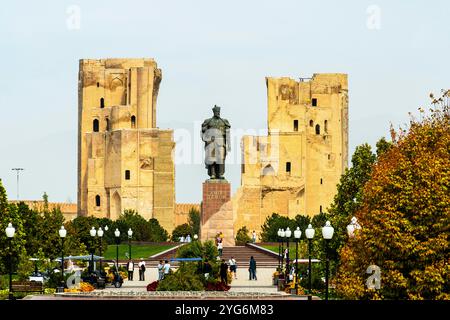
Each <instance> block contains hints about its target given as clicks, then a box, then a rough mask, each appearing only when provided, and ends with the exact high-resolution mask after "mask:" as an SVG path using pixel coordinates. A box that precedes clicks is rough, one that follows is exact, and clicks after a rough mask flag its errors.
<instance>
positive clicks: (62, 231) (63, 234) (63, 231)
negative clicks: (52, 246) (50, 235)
mask: <svg viewBox="0 0 450 320" xmlns="http://www.w3.org/2000/svg"><path fill="white" fill-rule="evenodd" d="M58 233H59V237H60V238H61V287H62V290H63V291H64V287H65V284H64V239H65V238H66V236H67V230H66V229H64V226H61V229H59V230H58Z"/></svg>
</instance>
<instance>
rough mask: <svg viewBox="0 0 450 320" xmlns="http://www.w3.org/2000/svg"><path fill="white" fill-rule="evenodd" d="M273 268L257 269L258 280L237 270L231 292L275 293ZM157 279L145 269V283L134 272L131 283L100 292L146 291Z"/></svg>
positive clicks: (243, 270) (155, 272)
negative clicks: (249, 277)
mask: <svg viewBox="0 0 450 320" xmlns="http://www.w3.org/2000/svg"><path fill="white" fill-rule="evenodd" d="M274 271H275V270H274V269H273V268H259V269H258V270H257V272H256V276H257V278H258V280H249V279H248V270H247V268H238V269H237V279H233V281H232V283H231V289H230V291H231V292H266V293H273V292H277V288H276V287H275V286H273V285H272V274H273V272H274ZM157 278H158V271H157V269H156V268H147V270H146V271H145V281H139V272H137V271H135V273H134V277H133V281H129V280H125V281H124V283H123V285H122V288H114V287H112V286H107V287H106V289H104V290H102V291H111V292H117V291H125V290H127V291H147V285H148V284H149V283H151V282H153V281H155V280H156V279H157Z"/></svg>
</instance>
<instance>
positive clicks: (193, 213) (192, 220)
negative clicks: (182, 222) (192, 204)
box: [188, 208, 200, 235]
mask: <svg viewBox="0 0 450 320" xmlns="http://www.w3.org/2000/svg"><path fill="white" fill-rule="evenodd" d="M188 224H189V226H190V227H191V229H192V233H193V234H196V235H198V234H200V212H199V211H198V210H197V209H195V208H191V210H189V220H188Z"/></svg>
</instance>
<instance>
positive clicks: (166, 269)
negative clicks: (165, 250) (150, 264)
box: [163, 260, 170, 279]
mask: <svg viewBox="0 0 450 320" xmlns="http://www.w3.org/2000/svg"><path fill="white" fill-rule="evenodd" d="M163 271H164V276H163V279H164V277H166V276H167V275H168V274H169V273H170V263H169V260H165V261H164V266H163Z"/></svg>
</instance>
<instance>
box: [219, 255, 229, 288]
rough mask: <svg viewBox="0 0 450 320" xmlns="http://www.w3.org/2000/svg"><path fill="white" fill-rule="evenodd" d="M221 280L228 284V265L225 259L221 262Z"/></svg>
mask: <svg viewBox="0 0 450 320" xmlns="http://www.w3.org/2000/svg"><path fill="white" fill-rule="evenodd" d="M220 281H222V283H224V284H228V265H227V264H226V263H225V260H224V259H222V263H221V264H220Z"/></svg>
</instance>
